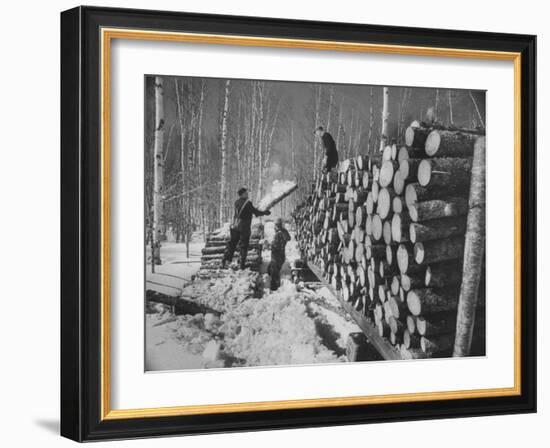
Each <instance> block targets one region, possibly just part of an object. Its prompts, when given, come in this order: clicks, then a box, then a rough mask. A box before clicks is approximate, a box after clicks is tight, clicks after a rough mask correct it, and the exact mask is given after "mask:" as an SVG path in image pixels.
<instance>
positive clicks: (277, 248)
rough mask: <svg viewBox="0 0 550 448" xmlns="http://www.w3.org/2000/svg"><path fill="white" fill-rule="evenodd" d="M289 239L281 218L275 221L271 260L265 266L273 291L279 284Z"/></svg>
mask: <svg viewBox="0 0 550 448" xmlns="http://www.w3.org/2000/svg"><path fill="white" fill-rule="evenodd" d="M289 241H290V235H289V234H288V231H287V230H286V229H285V227H284V225H283V220H282V219H281V218H277V220H276V221H275V235H274V236H273V243H271V261H270V263H269V266H268V267H267V273H268V274H269V275H270V276H271V290H272V291H275V290H276V289H279V286H281V268H282V267H283V264H284V263H285V248H286V243H288V242H289Z"/></svg>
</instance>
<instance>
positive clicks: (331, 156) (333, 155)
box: [321, 132, 338, 170]
mask: <svg viewBox="0 0 550 448" xmlns="http://www.w3.org/2000/svg"><path fill="white" fill-rule="evenodd" d="M321 139H322V140H323V146H324V147H325V156H326V158H327V163H326V165H325V168H326V169H327V170H330V169H332V168H334V167H335V166H336V165H337V164H338V151H337V150H336V143H335V142H334V139H333V138H332V135H330V134H329V133H328V132H325V133H324V134H323V136H322V137H321Z"/></svg>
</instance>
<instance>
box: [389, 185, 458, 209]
mask: <svg viewBox="0 0 550 448" xmlns="http://www.w3.org/2000/svg"><path fill="white" fill-rule="evenodd" d="M394 188H395V185H394ZM467 194H468V193H467V191H466V190H464V191H462V190H461V191H456V190H454V191H453V190H452V189H450V188H447V187H446V186H440V187H437V188H436V187H434V186H431V185H430V186H427V187H423V186H421V185H420V184H419V183H418V182H415V183H412V184H408V185H407V186H406V187H405V204H406V205H407V206H411V205H414V204H416V203H417V202H424V201H430V200H432V199H443V198H448V197H450V196H454V197H457V196H458V197H464V198H466V197H467Z"/></svg>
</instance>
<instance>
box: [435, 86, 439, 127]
mask: <svg viewBox="0 0 550 448" xmlns="http://www.w3.org/2000/svg"><path fill="white" fill-rule="evenodd" d="M434 114H435V117H434V121H439V89H435V105H434Z"/></svg>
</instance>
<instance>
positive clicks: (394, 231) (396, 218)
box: [391, 213, 410, 243]
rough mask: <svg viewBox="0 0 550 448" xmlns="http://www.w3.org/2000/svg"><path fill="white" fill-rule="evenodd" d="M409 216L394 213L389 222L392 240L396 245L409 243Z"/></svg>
mask: <svg viewBox="0 0 550 448" xmlns="http://www.w3.org/2000/svg"><path fill="white" fill-rule="evenodd" d="M409 222H410V218H409V214H408V213H395V214H394V215H393V217H392V220H391V235H392V240H393V241H394V242H396V243H403V242H406V241H409Z"/></svg>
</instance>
